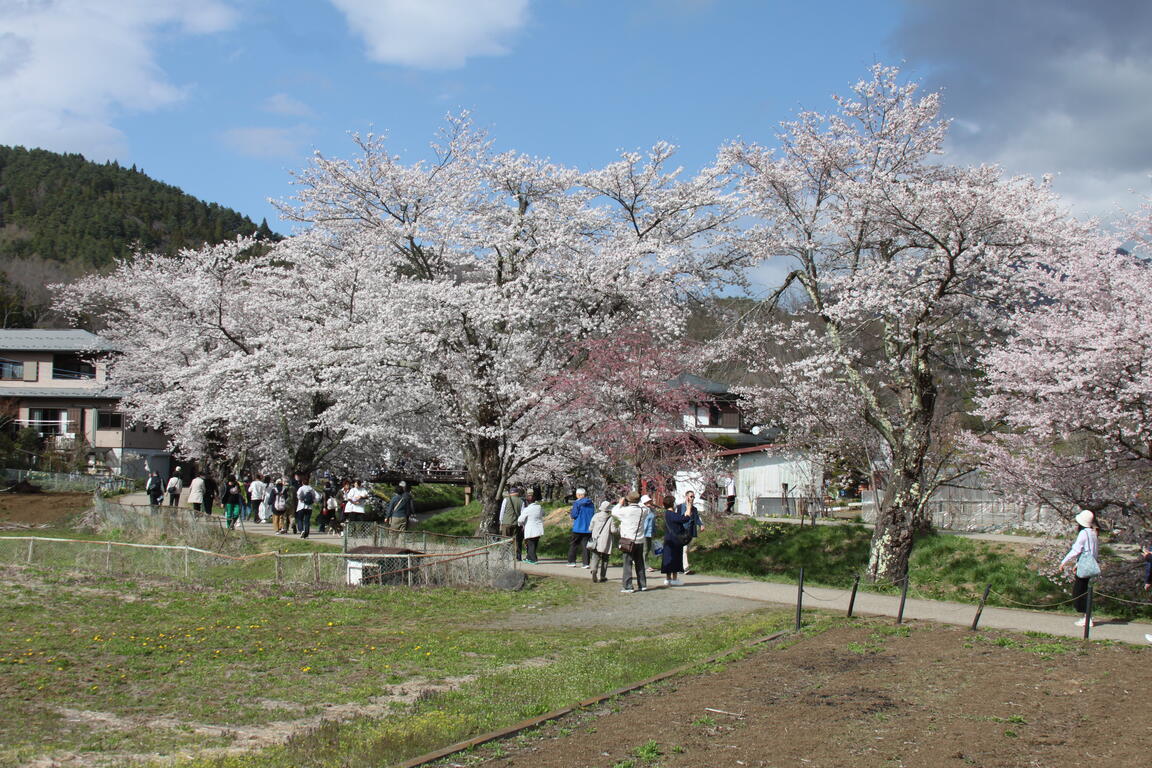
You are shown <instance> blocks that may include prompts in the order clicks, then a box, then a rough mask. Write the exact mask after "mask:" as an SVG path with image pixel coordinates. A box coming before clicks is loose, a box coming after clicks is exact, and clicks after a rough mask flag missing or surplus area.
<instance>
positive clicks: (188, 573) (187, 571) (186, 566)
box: [184, 547, 192, 579]
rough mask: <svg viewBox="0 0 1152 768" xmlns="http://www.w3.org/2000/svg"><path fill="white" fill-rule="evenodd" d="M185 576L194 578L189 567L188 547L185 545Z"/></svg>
mask: <svg viewBox="0 0 1152 768" xmlns="http://www.w3.org/2000/svg"><path fill="white" fill-rule="evenodd" d="M184 578H185V579H190V578H192V570H191V568H189V567H188V547H184Z"/></svg>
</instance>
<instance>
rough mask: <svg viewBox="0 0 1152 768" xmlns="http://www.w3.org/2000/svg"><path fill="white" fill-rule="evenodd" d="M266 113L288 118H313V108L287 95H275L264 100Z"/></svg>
mask: <svg viewBox="0 0 1152 768" xmlns="http://www.w3.org/2000/svg"><path fill="white" fill-rule="evenodd" d="M263 108H264V111H265V112H271V113H272V114H274V115H284V116H286V117H313V116H314V115H315V113H314V112H313V111H312V108H311V107H309V106H308V105H307V104H305V103H304V102H302V101H300V100H299V99H294V98H292V97H291V96H289V95H288V94H286V93H274V94H272V95H271V96H269V97H268V98H266V99H264V104H263Z"/></svg>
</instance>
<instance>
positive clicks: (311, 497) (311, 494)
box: [299, 486, 316, 506]
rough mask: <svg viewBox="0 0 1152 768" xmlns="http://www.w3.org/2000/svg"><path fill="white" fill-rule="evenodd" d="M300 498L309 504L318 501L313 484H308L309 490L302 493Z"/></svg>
mask: <svg viewBox="0 0 1152 768" xmlns="http://www.w3.org/2000/svg"><path fill="white" fill-rule="evenodd" d="M299 499H300V501H302V502H304V503H305V504H307V505H308V506H312V505H313V504H315V503H316V491H314V490H312V486H308V490H306V491H304V493H302V494H300V496H299Z"/></svg>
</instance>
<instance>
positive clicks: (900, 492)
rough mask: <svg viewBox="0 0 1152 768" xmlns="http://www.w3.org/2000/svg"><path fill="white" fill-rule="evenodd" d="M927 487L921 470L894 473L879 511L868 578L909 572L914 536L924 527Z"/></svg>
mask: <svg viewBox="0 0 1152 768" xmlns="http://www.w3.org/2000/svg"><path fill="white" fill-rule="evenodd" d="M923 495H924V489H923V488H922V486H921V483H920V473H919V472H916V471H911V470H908V469H905V470H904V471H902V472H897V473H895V474H894V475H893V477H892V480H891V482H890V483H889V484H888V487H887V488H886V489H885V492H884V501H883V503H882V504H881V505H880V509H879V511H878V512H877V513H876V529H875V531H873V533H872V546H871V550H870V551H869V553H868V578H869V579H870V580H871V581H873V582H884V581H893V582H896V581H899V580H901V579H903V578H904V577H905V576H907V575H908V562H909V559H910V558H911V556H912V544H913V542H914V540H915V536H916V534H917V533H918V532H920V531H921V530H922V529H923V528H924V527H925V526H924V523H925V522H926V521H925V520H924V499H923Z"/></svg>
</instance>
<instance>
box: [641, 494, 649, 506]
mask: <svg viewBox="0 0 1152 768" xmlns="http://www.w3.org/2000/svg"><path fill="white" fill-rule="evenodd" d="M650 501H652V497H651V496H649V495H648V494H644V495H643V496H641V497H640V503H641V504H647V503H648V502H650Z"/></svg>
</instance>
